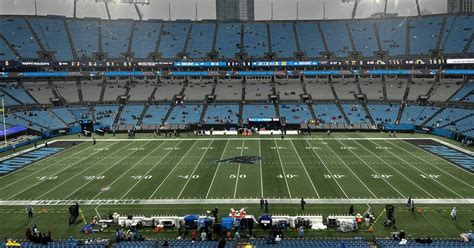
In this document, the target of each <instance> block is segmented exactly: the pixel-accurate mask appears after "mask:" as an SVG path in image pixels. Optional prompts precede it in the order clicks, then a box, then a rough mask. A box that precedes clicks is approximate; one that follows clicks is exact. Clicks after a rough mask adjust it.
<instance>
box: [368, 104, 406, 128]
mask: <svg viewBox="0 0 474 248" xmlns="http://www.w3.org/2000/svg"><path fill="white" fill-rule="evenodd" d="M367 108H368V109H369V111H370V115H371V116H372V119H373V120H374V121H375V123H376V124H382V123H391V124H393V123H395V121H396V120H397V116H398V112H399V111H400V106H399V105H398V104H368V105H367Z"/></svg>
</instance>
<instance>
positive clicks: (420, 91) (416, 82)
mask: <svg viewBox="0 0 474 248" xmlns="http://www.w3.org/2000/svg"><path fill="white" fill-rule="evenodd" d="M433 81H434V80H427V79H413V82H412V83H411V84H410V92H409V93H408V98H407V99H408V100H412V101H415V100H417V99H418V97H419V96H421V95H427V93H428V91H429V90H430V88H431V86H432V85H433V83H434V82H433Z"/></svg>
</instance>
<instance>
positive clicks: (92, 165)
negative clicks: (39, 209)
mask: <svg viewBox="0 0 474 248" xmlns="http://www.w3.org/2000/svg"><path fill="white" fill-rule="evenodd" d="M131 144H133V143H129V144H127V145H126V146H124V147H122V148H120V149H118V150H116V151H114V152H112V153H110V154H109V155H107V156H105V157H103V158H101V159H100V160H99V161H97V162H94V163H92V164H91V165H89V166H88V167H87V168H85V169H83V170H81V171H80V172H78V173H76V174H75V175H74V176H72V177H70V178H68V179H67V180H66V181H63V182H61V183H60V184H58V185H56V186H54V187H53V188H51V189H49V190H48V191H47V192H45V193H44V194H42V195H40V196H38V197H37V198H36V199H39V198H40V197H42V196H45V195H47V194H48V193H50V192H52V191H53V190H55V189H57V188H58V187H60V186H62V185H64V184H65V183H67V182H69V181H71V180H72V179H74V178H76V177H77V176H78V175H80V174H82V173H84V172H85V171H87V170H89V169H90V168H92V167H94V166H96V165H97V163H99V162H101V161H104V160H105V159H107V158H110V157H111V156H112V155H114V154H116V153H118V152H120V151H122V150H123V149H125V148H127V147H128V146H129V145H131ZM101 175H102V173H101V174H99V175H98V176H101ZM92 181H93V180H90V181H88V182H87V183H85V184H84V185H82V186H81V187H80V188H78V189H76V190H74V192H73V193H76V192H77V191H78V190H80V189H82V188H83V187H84V186H86V185H87V184H89V183H90V182H92ZM73 193H71V194H69V195H68V196H66V197H65V198H64V199H66V198H68V197H70V196H71V195H72V194H73Z"/></svg>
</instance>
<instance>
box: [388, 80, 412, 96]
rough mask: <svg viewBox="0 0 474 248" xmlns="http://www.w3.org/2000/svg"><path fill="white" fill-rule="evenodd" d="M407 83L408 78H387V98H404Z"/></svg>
mask: <svg viewBox="0 0 474 248" xmlns="http://www.w3.org/2000/svg"><path fill="white" fill-rule="evenodd" d="M407 85H408V82H407V80H402V79H395V78H387V79H386V80H385V88H386V89H387V100H403V96H404V94H405V91H406V88H407Z"/></svg>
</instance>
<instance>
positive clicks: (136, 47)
mask: <svg viewBox="0 0 474 248" xmlns="http://www.w3.org/2000/svg"><path fill="white" fill-rule="evenodd" d="M161 25H162V23H161V22H154V21H147V22H136V23H135V27H134V29H135V31H134V34H133V39H132V53H133V56H134V57H135V58H139V59H145V58H147V57H148V55H149V54H150V53H153V52H155V49H156V43H157V42H158V36H159V35H160V29H161Z"/></svg>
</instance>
